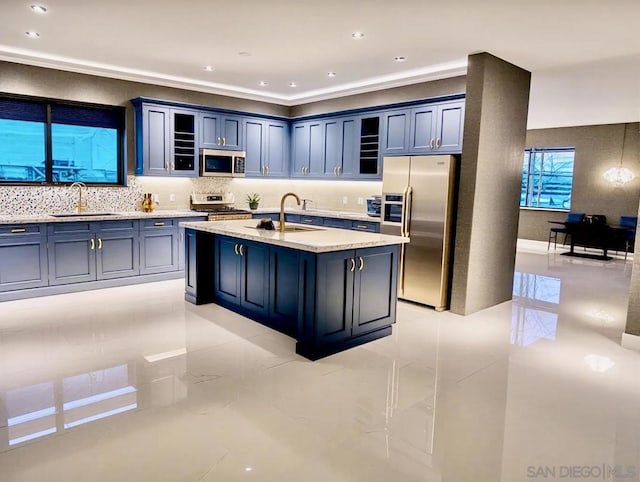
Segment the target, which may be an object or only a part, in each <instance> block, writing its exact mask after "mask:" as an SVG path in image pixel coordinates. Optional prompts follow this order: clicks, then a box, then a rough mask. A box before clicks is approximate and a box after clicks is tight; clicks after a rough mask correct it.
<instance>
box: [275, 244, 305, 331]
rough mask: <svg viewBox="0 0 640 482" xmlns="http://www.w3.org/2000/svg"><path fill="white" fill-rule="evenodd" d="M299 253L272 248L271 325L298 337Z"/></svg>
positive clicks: (292, 250)
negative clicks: (297, 281)
mask: <svg viewBox="0 0 640 482" xmlns="http://www.w3.org/2000/svg"><path fill="white" fill-rule="evenodd" d="M298 262H299V255H298V251H296V250H294V249H287V248H279V247H274V246H272V247H271V248H270V269H269V271H270V279H269V319H270V321H271V325H272V326H273V327H274V328H275V329H277V330H278V331H281V332H282V333H286V334H287V335H289V336H293V337H295V336H296V332H297V322H298V283H296V281H295V280H297V279H298Z"/></svg>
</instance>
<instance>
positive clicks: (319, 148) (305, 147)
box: [291, 120, 326, 177]
mask: <svg viewBox="0 0 640 482" xmlns="http://www.w3.org/2000/svg"><path fill="white" fill-rule="evenodd" d="M325 123H326V121H323V120H314V121H306V122H299V123H295V124H293V126H292V129H291V132H292V134H291V136H292V149H291V151H292V153H293V159H292V162H291V177H323V176H324V165H325V161H324V143H325V131H324V129H325Z"/></svg>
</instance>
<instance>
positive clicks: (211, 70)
mask: <svg viewBox="0 0 640 482" xmlns="http://www.w3.org/2000/svg"><path fill="white" fill-rule="evenodd" d="M203 68H204V70H206V71H207V72H213V71H214V70H215V69H214V67H213V65H205V66H204V67H203Z"/></svg>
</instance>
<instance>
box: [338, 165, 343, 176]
mask: <svg viewBox="0 0 640 482" xmlns="http://www.w3.org/2000/svg"><path fill="white" fill-rule="evenodd" d="M338 176H342V166H338Z"/></svg>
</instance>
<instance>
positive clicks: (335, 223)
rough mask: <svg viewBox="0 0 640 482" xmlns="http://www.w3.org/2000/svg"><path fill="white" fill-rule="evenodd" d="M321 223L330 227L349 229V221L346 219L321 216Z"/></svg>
mask: <svg viewBox="0 0 640 482" xmlns="http://www.w3.org/2000/svg"><path fill="white" fill-rule="evenodd" d="M322 224H323V225H324V226H327V227H330V228H341V229H351V221H349V220H348V219H338V218H323V220H322Z"/></svg>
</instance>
